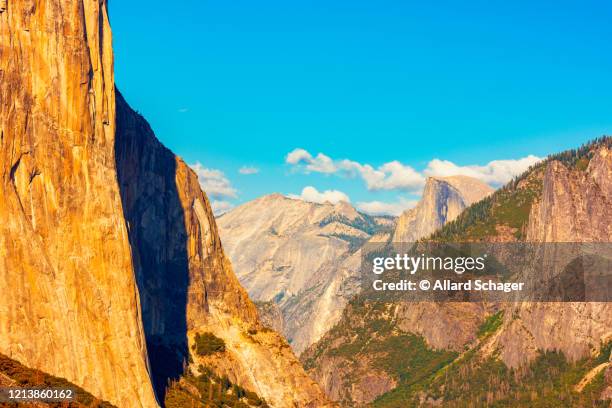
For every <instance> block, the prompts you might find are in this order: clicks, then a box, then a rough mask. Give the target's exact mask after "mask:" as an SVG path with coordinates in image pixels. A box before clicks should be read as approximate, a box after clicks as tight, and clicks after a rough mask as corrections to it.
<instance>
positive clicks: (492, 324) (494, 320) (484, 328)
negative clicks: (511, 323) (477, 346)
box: [478, 310, 504, 338]
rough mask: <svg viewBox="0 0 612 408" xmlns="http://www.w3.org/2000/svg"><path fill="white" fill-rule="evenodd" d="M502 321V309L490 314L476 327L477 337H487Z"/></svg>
mask: <svg viewBox="0 0 612 408" xmlns="http://www.w3.org/2000/svg"><path fill="white" fill-rule="evenodd" d="M503 322H504V311H503V310H500V311H499V312H497V313H495V314H492V315H491V316H489V317H488V318H487V320H485V321H484V322H483V323H482V324H481V325H480V327H479V328H478V338H484V337H487V336H488V335H489V334H492V333H495V332H496V331H497V329H499V328H500V326H501V325H502V323H503Z"/></svg>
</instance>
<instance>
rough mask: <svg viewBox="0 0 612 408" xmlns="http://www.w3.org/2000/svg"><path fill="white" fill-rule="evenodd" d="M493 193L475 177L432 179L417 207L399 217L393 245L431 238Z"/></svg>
mask: <svg viewBox="0 0 612 408" xmlns="http://www.w3.org/2000/svg"><path fill="white" fill-rule="evenodd" d="M492 192H493V189H492V188H491V187H489V186H488V185H487V184H485V183H483V182H481V181H479V180H477V179H475V178H472V177H467V176H452V177H429V178H428V179H427V182H426V184H425V189H424V190H423V196H422V198H421V199H420V200H419V202H418V204H417V205H416V207H414V208H412V209H409V210H406V211H404V213H403V214H402V215H401V216H400V217H399V218H398V220H397V227H396V228H395V233H394V234H393V242H415V241H417V240H419V239H421V238H423V237H427V236H429V235H431V234H432V233H433V232H434V231H436V230H437V229H439V228H440V227H442V226H443V225H444V224H446V223H447V222H450V221H453V220H454V219H455V218H457V216H458V215H459V214H460V213H461V212H462V211H463V210H464V209H465V208H467V207H468V206H470V205H471V204H473V203H475V202H477V201H480V200H482V199H483V198H485V197H486V196H488V195H490V194H491V193H492Z"/></svg>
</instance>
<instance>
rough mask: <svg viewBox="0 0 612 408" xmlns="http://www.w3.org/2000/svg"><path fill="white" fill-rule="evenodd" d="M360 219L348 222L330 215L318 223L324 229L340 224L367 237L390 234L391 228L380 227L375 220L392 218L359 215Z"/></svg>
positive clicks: (342, 216)
mask: <svg viewBox="0 0 612 408" xmlns="http://www.w3.org/2000/svg"><path fill="white" fill-rule="evenodd" d="M359 215H360V218H356V219H355V220H349V219H348V218H347V217H345V216H344V215H338V214H334V215H330V216H328V217H326V218H325V219H323V220H322V221H321V222H319V227H324V226H326V225H328V224H331V223H332V222H338V223H340V224H344V225H348V226H349V227H352V228H355V229H358V230H360V231H363V232H365V233H366V234H368V235H374V234H376V233H379V232H391V231H392V230H393V227H392V226H389V225H382V224H381V223H379V222H378V221H377V220H376V219H377V218H379V219H381V218H385V219H388V220H390V219H393V218H392V217H386V216H380V217H373V216H371V215H368V214H364V213H359Z"/></svg>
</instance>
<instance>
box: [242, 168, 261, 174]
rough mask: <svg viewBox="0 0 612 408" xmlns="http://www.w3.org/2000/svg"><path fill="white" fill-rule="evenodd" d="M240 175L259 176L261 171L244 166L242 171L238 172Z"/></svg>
mask: <svg viewBox="0 0 612 408" xmlns="http://www.w3.org/2000/svg"><path fill="white" fill-rule="evenodd" d="M238 173H240V174H244V175H250V174H257V173H259V169H258V168H257V167H253V166H242V167H241V168H240V170H238Z"/></svg>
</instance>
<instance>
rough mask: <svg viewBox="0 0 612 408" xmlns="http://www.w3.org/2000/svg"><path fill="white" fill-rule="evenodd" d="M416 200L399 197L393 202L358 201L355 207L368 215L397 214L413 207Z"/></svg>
mask: <svg viewBox="0 0 612 408" xmlns="http://www.w3.org/2000/svg"><path fill="white" fill-rule="evenodd" d="M417 203H418V200H406V199H400V200H399V201H398V202H395V203H385V202H382V201H367V202H358V203H357V205H356V207H357V209H358V210H359V211H362V212H364V213H367V214H370V215H395V216H398V215H400V214H401V213H403V212H404V211H406V210H407V209H409V208H413V207H414V206H415V205H416V204H417Z"/></svg>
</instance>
